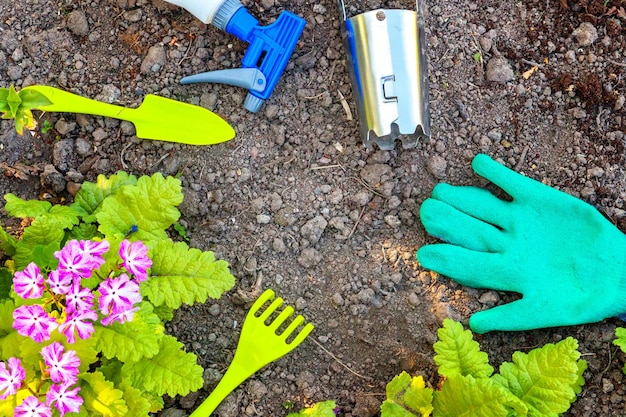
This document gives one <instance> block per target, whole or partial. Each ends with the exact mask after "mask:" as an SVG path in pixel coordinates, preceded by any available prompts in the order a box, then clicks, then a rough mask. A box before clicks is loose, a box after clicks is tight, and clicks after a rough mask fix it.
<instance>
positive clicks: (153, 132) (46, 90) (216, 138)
mask: <svg viewBox="0 0 626 417" xmlns="http://www.w3.org/2000/svg"><path fill="white" fill-rule="evenodd" d="M26 89H29V90H35V91H38V92H39V93H41V94H43V95H44V96H46V98H48V100H50V101H51V102H52V104H50V105H46V106H41V107H38V108H37V109H38V110H43V111H47V112H64V113H82V114H92V115H95V116H105V117H112V118H114V119H120V120H126V121H129V122H132V123H133V124H134V125H135V129H136V131H137V137H139V138H142V139H154V140H163V141H167V142H178V143H184V144H187V145H214V144H217V143H221V142H225V141H227V140H231V139H232V138H234V137H235V131H234V130H233V128H232V127H231V126H230V125H229V124H228V123H227V122H226V121H225V120H224V119H222V118H221V117H219V116H218V115H216V114H215V113H213V112H211V111H209V110H207V109H205V108H203V107H199V106H194V105H192V104H188V103H183V102H181V101H176V100H171V99H169V98H165V97H160V96H155V95H152V94H148V95H147V96H146V97H145V98H144V101H143V103H142V104H141V105H140V106H139V107H137V108H135V109H132V108H127V107H121V106H116V105H114V104H108V103H103V102H101V101H97V100H92V99H89V98H86V97H82V96H79V95H76V94H73V93H69V92H67V91H64V90H61V89H58V88H55V87H50V86H45V85H35V86H31V87H25V88H24V90H26Z"/></svg>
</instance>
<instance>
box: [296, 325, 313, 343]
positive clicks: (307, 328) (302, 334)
mask: <svg viewBox="0 0 626 417" xmlns="http://www.w3.org/2000/svg"><path fill="white" fill-rule="evenodd" d="M314 328H315V326H313V325H312V324H311V323H307V325H306V326H304V328H303V329H302V330H300V333H298V335H297V336H296V337H295V338H294V339H293V340H292V341H291V345H292V346H293V347H294V348H295V347H296V346H298V345H299V344H300V343H302V341H303V340H304V339H306V337H307V336H308V335H309V334H310V333H311V332H312V331H313V329H314Z"/></svg>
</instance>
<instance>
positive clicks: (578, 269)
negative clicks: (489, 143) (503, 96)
mask: <svg viewBox="0 0 626 417" xmlns="http://www.w3.org/2000/svg"><path fill="white" fill-rule="evenodd" d="M472 168H473V169H474V171H475V172H476V173H477V174H478V175H480V176H482V177H484V178H486V179H488V180H489V181H491V182H492V183H494V184H495V185H497V186H499V187H500V188H502V190H504V191H505V192H506V193H507V194H509V196H511V197H512V201H505V200H502V199H500V198H497V197H496V196H494V195H493V194H491V193H490V192H489V191H487V190H485V189H482V188H477V187H469V186H452V185H448V184H439V185H437V186H436V187H435V188H434V190H433V193H432V197H431V198H429V199H427V200H426V201H424V203H423V204H422V207H421V210H420V217H421V220H422V223H423V224H424V227H425V228H426V230H427V231H428V233H430V234H432V235H434V236H436V237H438V238H440V239H442V240H443V241H445V242H447V243H443V244H433V245H426V246H424V247H422V248H420V249H419V250H418V252H417V258H418V260H419V261H420V263H421V264H422V266H424V267H425V268H428V269H431V270H433V271H436V272H438V273H441V274H443V275H446V276H448V277H450V278H452V279H454V280H455V281H457V282H459V283H460V284H462V285H466V286H468V287H475V288H491V289H494V290H498V291H514V292H517V293H520V294H522V298H521V299H519V300H516V301H514V302H512V303H509V304H505V305H502V306H498V307H495V308H492V309H489V310H485V311H481V312H479V313H475V314H474V315H472V316H471V318H470V328H471V329H472V330H473V331H475V332H477V333H486V332H489V331H492V330H529V329H537V328H544V327H554V326H565V325H574V324H583V323H593V322H597V321H600V320H603V319H605V318H608V317H614V316H616V315H618V314H620V313H623V312H626V236H625V235H624V234H623V233H621V232H620V231H619V230H618V229H617V228H616V227H614V226H613V225H612V224H611V223H610V222H609V221H608V220H607V219H605V218H604V217H603V216H602V215H601V214H600V213H599V212H598V211H597V210H596V209H595V208H593V207H592V206H590V205H589V204H587V203H585V202H583V201H581V200H578V199H576V198H574V197H572V196H570V195H569V194H566V193H564V192H561V191H558V190H556V189H554V188H551V187H548V186H546V185H544V184H542V183H540V182H537V181H535V180H532V179H530V178H527V177H524V176H522V175H520V174H518V173H516V172H514V171H512V170H510V169H508V168H506V167H505V166H503V165H501V164H499V163H497V162H495V161H494V160H492V159H491V158H489V157H488V156H487V155H477V156H476V157H475V158H474V160H473V162H472Z"/></svg>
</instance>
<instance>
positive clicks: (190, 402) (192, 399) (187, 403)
mask: <svg viewBox="0 0 626 417" xmlns="http://www.w3.org/2000/svg"><path fill="white" fill-rule="evenodd" d="M199 396H200V391H195V392H191V393H189V394H187V395H185V396H184V397H182V398H180V400H179V401H178V402H179V403H180V406H181V407H183V408H184V409H185V410H191V409H192V408H194V405H195V404H196V400H198V397H199Z"/></svg>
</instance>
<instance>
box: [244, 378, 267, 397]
mask: <svg viewBox="0 0 626 417" xmlns="http://www.w3.org/2000/svg"><path fill="white" fill-rule="evenodd" d="M267 391H268V390H267V386H265V384H264V383H262V382H261V381H258V380H256V379H253V380H251V381H250V382H249V383H248V393H249V394H250V395H252V397H253V398H254V399H255V400H260V399H261V398H263V397H264V396H265V395H266V394H267Z"/></svg>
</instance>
